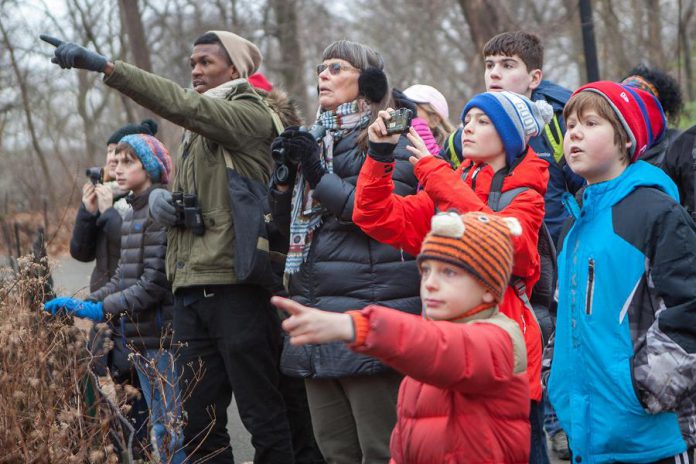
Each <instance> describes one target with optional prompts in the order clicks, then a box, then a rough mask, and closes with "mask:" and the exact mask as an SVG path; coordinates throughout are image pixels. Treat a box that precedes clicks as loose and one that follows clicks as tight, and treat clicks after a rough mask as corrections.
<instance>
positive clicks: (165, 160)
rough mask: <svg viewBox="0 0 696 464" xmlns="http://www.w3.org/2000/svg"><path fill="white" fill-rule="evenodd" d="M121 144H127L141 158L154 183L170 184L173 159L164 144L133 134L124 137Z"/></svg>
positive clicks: (146, 136)
mask: <svg viewBox="0 0 696 464" xmlns="http://www.w3.org/2000/svg"><path fill="white" fill-rule="evenodd" d="M119 143H127V144H128V145H130V147H131V148H132V149H133V151H134V152H135V154H136V156H137V157H138V158H140V161H141V162H142V163H143V167H144V168H145V170H146V171H147V173H148V175H149V176H150V179H152V182H157V183H160V184H168V183H169V175H170V174H171V172H172V158H171V157H170V156H169V150H167V147H165V146H164V144H163V143H162V142H160V141H159V140H158V139H156V138H155V137H153V136H151V135H145V134H132V135H126V136H125V137H123V138H122V139H121V140H120V141H119Z"/></svg>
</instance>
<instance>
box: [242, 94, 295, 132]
mask: <svg viewBox="0 0 696 464" xmlns="http://www.w3.org/2000/svg"><path fill="white" fill-rule="evenodd" d="M241 98H250V99H252V100H256V101H258V102H260V103H261V104H262V105H263V106H264V108H266V109H267V110H268V113H269V114H270V115H271V119H272V120H273V127H274V128H275V131H276V134H277V135H280V134H282V133H283V131H284V130H285V128H284V127H283V122H282V121H281V120H280V116H278V113H276V112H275V111H274V110H273V108H271V106H270V105H269V104H268V102H267V101H266V99H265V98H263V97H262V96H261V95H259V94H258V93H256V91H255V90H254V88H253V87H251V92H245V93H240V94H239V95H235V96H234V97H232V100H238V99H241Z"/></svg>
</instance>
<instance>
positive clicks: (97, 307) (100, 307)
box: [44, 296, 104, 322]
mask: <svg viewBox="0 0 696 464" xmlns="http://www.w3.org/2000/svg"><path fill="white" fill-rule="evenodd" d="M61 309H62V310H63V311H65V312H66V313H67V314H73V315H75V316H77V317H83V318H86V319H91V320H93V321H95V322H101V321H103V320H104V304H103V303H102V302H101V301H99V302H93V301H82V300H79V299H77V298H70V297H68V296H60V297H58V298H54V299H52V300H51V301H48V302H47V303H46V304H45V305H44V310H45V311H48V312H49V313H51V314H53V315H54V316H55V315H56V312H58V311H60V310H61Z"/></svg>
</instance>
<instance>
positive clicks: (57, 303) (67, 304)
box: [44, 296, 82, 316]
mask: <svg viewBox="0 0 696 464" xmlns="http://www.w3.org/2000/svg"><path fill="white" fill-rule="evenodd" d="M80 303H82V300H78V299H77V298H70V297H69V296H59V297H58V298H54V299H52V300H50V301H47V302H46V304H45V305H44V311H48V312H49V313H51V314H52V315H53V316H55V315H56V312H58V311H59V310H61V309H62V310H64V311H65V312H67V313H68V314H71V313H73V312H74V311H75V308H77V305H78V304H80Z"/></svg>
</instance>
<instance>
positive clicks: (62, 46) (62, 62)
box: [39, 34, 108, 72]
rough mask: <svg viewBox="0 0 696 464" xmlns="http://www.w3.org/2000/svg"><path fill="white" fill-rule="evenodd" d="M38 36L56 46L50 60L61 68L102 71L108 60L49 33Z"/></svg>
mask: <svg viewBox="0 0 696 464" xmlns="http://www.w3.org/2000/svg"><path fill="white" fill-rule="evenodd" d="M39 37H40V38H41V40H43V41H44V42H47V43H49V44H51V45H53V46H54V47H56V49H55V51H54V56H53V58H51V62H52V63H55V64H57V65H58V66H60V67H61V68H63V69H70V68H78V69H86V70H88V71H97V72H103V71H104V68H106V64H107V62H108V60H107V59H106V57H104V56H102V55H100V54H98V53H95V52H93V51H91V50H87V49H86V48H85V47H82V46H80V45H77V44H75V43H72V42H64V41H62V40H60V39H58V38H56V37H51V36H50V35H45V34H41V35H40V36H39Z"/></svg>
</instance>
